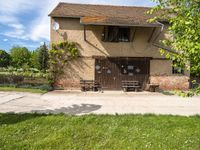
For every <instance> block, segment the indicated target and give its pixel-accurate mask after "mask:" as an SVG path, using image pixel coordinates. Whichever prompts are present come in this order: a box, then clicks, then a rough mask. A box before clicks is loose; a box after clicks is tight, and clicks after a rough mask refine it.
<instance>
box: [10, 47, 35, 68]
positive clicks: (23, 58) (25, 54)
mask: <svg viewBox="0 0 200 150" xmlns="http://www.w3.org/2000/svg"><path fill="white" fill-rule="evenodd" d="M10 56H11V58H12V66H13V67H16V68H21V67H22V66H23V65H30V58H31V54H30V52H29V50H28V49H27V48H26V47H19V46H14V47H13V48H11V50H10Z"/></svg>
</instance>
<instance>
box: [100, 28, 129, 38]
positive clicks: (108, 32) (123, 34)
mask: <svg viewBox="0 0 200 150" xmlns="http://www.w3.org/2000/svg"><path fill="white" fill-rule="evenodd" d="M102 36H103V41H105V42H130V28H128V27H117V26H108V27H105V28H104V33H103V34H102Z"/></svg>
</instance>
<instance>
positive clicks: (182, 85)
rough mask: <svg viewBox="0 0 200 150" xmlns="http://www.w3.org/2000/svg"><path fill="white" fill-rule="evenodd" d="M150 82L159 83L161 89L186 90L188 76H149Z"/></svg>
mask: <svg viewBox="0 0 200 150" xmlns="http://www.w3.org/2000/svg"><path fill="white" fill-rule="evenodd" d="M150 83H152V84H159V85H160V89H162V90H188V89H189V77H188V76H174V75H173V76H151V77H150Z"/></svg>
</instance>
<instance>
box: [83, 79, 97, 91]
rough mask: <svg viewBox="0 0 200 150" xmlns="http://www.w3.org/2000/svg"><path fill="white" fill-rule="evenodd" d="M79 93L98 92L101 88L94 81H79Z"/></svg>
mask: <svg viewBox="0 0 200 150" xmlns="http://www.w3.org/2000/svg"><path fill="white" fill-rule="evenodd" d="M80 85H81V91H83V92H85V91H100V90H101V86H100V84H99V83H97V82H96V81H94V80H80Z"/></svg>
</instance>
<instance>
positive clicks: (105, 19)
mask: <svg viewBox="0 0 200 150" xmlns="http://www.w3.org/2000/svg"><path fill="white" fill-rule="evenodd" d="M150 9H151V8H149V7H128V6H111V5H89V4H71V3H59V4H58V5H57V7H56V8H55V9H54V10H53V11H52V12H51V13H50V14H49V16H51V17H72V18H81V23H82V24H100V25H107V24H108V25H130V26H131V25H142V26H159V24H157V23H149V22H147V20H148V19H150V18H152V17H153V16H152V15H147V14H146V12H147V11H148V10H150Z"/></svg>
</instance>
